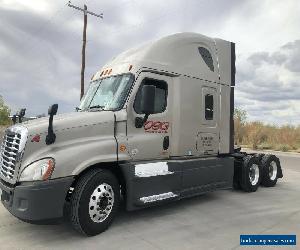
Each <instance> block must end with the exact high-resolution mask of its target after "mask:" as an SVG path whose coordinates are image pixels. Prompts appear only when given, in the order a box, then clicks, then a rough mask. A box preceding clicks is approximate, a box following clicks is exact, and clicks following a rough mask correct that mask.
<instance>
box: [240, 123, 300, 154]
mask: <svg viewBox="0 0 300 250" xmlns="http://www.w3.org/2000/svg"><path fill="white" fill-rule="evenodd" d="M235 135H237V136H236V139H235V141H236V143H237V144H242V145H248V146H249V147H251V148H253V149H272V150H279V151H285V152H286V151H296V152H300V126H298V127H296V126H291V125H284V126H280V127H279V126H272V125H266V124H263V123H262V122H245V123H244V124H242V125H241V126H237V127H236V128H235Z"/></svg>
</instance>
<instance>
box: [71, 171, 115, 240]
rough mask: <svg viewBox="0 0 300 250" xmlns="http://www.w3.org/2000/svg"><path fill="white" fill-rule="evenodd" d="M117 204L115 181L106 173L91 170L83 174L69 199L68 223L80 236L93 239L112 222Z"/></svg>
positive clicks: (109, 173)
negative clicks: (92, 237) (83, 235)
mask: <svg viewBox="0 0 300 250" xmlns="http://www.w3.org/2000/svg"><path fill="white" fill-rule="evenodd" d="M119 201H120V189H119V184H118V180H117V179H116V177H115V176H114V175H113V174H112V173H111V172H109V171H107V170H103V169H94V170H92V171H90V172H87V173H86V174H85V175H83V176H82V177H81V178H80V179H79V181H78V183H77V185H76V186H75V188H74V191H73V194H72V196H71V211H70V215H71V216H70V217H71V223H72V225H73V227H74V228H75V229H76V230H77V231H79V232H80V233H82V234H85V235H87V236H94V235H96V234H99V233H102V232H103V231H105V230H106V229H107V228H108V227H109V226H110V224H111V223H112V221H113V219H114V217H115V215H116V213H117V210H118V207H119Z"/></svg>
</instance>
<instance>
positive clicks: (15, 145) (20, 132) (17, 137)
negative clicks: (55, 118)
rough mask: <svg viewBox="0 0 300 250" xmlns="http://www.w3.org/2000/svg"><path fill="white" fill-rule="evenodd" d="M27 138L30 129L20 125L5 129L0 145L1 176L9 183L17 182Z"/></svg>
mask: <svg viewBox="0 0 300 250" xmlns="http://www.w3.org/2000/svg"><path fill="white" fill-rule="evenodd" d="M27 138H28V129H27V128H25V127H23V126H20V125H15V126H12V127H9V128H7V129H6V131H5V135H4V137H3V141H2V144H1V147H0V178H1V179H3V180H4V181H6V182H8V183H11V184H14V183H16V179H17V175H18V171H19V169H20V165H21V160H22V156H23V153H24V149H25V145H26V142H27Z"/></svg>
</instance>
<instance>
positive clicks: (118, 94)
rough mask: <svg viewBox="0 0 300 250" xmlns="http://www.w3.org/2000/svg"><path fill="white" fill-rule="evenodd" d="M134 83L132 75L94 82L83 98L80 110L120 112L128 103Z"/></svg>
mask: <svg viewBox="0 0 300 250" xmlns="http://www.w3.org/2000/svg"><path fill="white" fill-rule="evenodd" d="M132 83H133V75H131V74H125V75H118V76H111V77H107V78H104V79H99V80H96V81H93V82H91V84H90V86H89V88H88V90H87V92H86V93H85V95H84V96H83V98H82V100H81V103H80V106H79V109H80V110H92V109H101V110H119V109H121V108H122V107H123V105H124V103H125V101H126V98H127V96H128V93H129V90H130V88H131V85H132Z"/></svg>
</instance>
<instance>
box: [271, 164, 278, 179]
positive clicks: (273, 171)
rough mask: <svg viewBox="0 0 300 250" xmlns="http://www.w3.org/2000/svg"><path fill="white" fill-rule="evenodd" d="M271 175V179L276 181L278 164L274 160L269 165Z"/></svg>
mask: <svg viewBox="0 0 300 250" xmlns="http://www.w3.org/2000/svg"><path fill="white" fill-rule="evenodd" d="M269 177H270V180H271V181H274V180H275V179H276V177H277V164H276V162H275V161H272V162H271V163H270V166H269Z"/></svg>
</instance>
